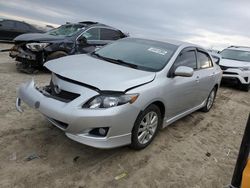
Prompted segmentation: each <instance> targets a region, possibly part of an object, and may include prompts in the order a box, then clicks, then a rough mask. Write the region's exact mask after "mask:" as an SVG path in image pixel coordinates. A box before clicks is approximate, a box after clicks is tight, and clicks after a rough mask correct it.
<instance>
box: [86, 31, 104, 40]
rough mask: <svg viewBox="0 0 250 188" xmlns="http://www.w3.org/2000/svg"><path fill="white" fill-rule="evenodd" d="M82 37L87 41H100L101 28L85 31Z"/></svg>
mask: <svg viewBox="0 0 250 188" xmlns="http://www.w3.org/2000/svg"><path fill="white" fill-rule="evenodd" d="M82 36H84V37H85V38H86V39H87V40H100V28H91V29H89V30H87V31H85V32H84V33H83V34H82Z"/></svg>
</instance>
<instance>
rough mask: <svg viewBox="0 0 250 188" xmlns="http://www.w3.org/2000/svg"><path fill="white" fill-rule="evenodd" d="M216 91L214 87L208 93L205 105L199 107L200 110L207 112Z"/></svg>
mask: <svg viewBox="0 0 250 188" xmlns="http://www.w3.org/2000/svg"><path fill="white" fill-rule="evenodd" d="M216 92H217V89H216V88H215V87H214V88H213V89H212V91H211V92H210V93H209V96H208V98H207V100H206V105H205V106H204V107H203V108H202V109H201V111H202V112H208V111H209V110H210V109H211V108H212V106H213V104H214V99H215V97H216Z"/></svg>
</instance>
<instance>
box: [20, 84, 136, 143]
mask: <svg viewBox="0 0 250 188" xmlns="http://www.w3.org/2000/svg"><path fill="white" fill-rule="evenodd" d="M91 95H93V96H95V95H96V93H95V91H93V93H92V94H91ZM89 97H91V96H88V99H89ZM86 100H87V99H84V98H83V96H80V97H78V98H76V99H75V100H73V101H71V102H68V103H65V102H62V101H58V100H56V99H53V98H50V97H47V96H45V95H44V94H42V93H41V92H40V91H39V90H38V89H36V87H35V83H34V81H33V80H31V81H30V82H28V83H25V84H23V85H22V86H21V87H20V88H19V90H18V97H17V102H16V108H17V110H18V111H22V108H21V101H23V102H24V103H26V104H28V105H29V106H30V107H32V108H35V109H36V110H38V111H39V112H40V113H42V114H43V115H44V116H46V117H47V119H48V120H49V121H50V122H51V123H52V124H54V125H55V126H57V127H58V128H60V129H61V130H63V131H64V132H65V133H66V135H67V136H68V137H69V138H71V139H72V140H75V141H77V142H80V143H83V144H86V145H89V146H93V147H97V148H114V147H118V146H123V145H128V144H130V143H131V131H132V128H133V125H134V122H135V120H136V118H137V115H138V114H139V112H140V110H139V109H137V108H136V107H134V106H133V105H131V104H125V105H121V106H117V107H113V108H108V109H83V108H81V106H82V104H83V102H85V101H86ZM99 127H108V128H109V130H108V133H107V135H106V136H105V137H100V136H96V135H92V134H89V132H90V130H92V129H94V128H99Z"/></svg>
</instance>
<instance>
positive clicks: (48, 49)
mask: <svg viewBox="0 0 250 188" xmlns="http://www.w3.org/2000/svg"><path fill="white" fill-rule="evenodd" d="M126 36H127V35H126V34H124V33H123V32H121V31H120V30H118V29H115V28H113V27H110V26H108V25H104V24H101V23H98V22H90V21H85V22H79V23H66V24H65V25H62V26H60V27H58V28H56V29H53V30H50V31H48V32H47V33H43V34H40V33H30V34H23V35H20V36H18V37H16V38H15V39H14V42H15V45H14V47H13V48H12V50H11V52H10V56H11V57H12V58H15V59H16V61H18V62H20V63H18V64H17V65H18V66H17V68H18V69H19V70H21V71H23V72H26V73H33V72H34V71H36V70H37V69H40V68H42V67H43V64H44V63H45V62H46V61H48V60H51V59H56V58H59V57H63V56H66V55H73V54H78V53H90V52H93V51H94V50H95V49H96V48H97V47H101V46H103V45H106V44H107V43H109V42H111V41H114V40H118V39H121V38H124V37H126Z"/></svg>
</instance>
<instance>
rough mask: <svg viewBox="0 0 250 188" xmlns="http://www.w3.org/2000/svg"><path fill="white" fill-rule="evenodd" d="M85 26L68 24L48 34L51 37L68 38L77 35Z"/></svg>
mask: <svg viewBox="0 0 250 188" xmlns="http://www.w3.org/2000/svg"><path fill="white" fill-rule="evenodd" d="M82 28H83V26H82V25H79V24H67V25H62V26H60V27H58V28H56V29H53V30H51V31H49V32H47V34H49V35H54V36H59V35H60V36H67V37H70V36H72V35H74V34H75V33H77V32H78V31H79V30H80V29H82Z"/></svg>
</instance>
